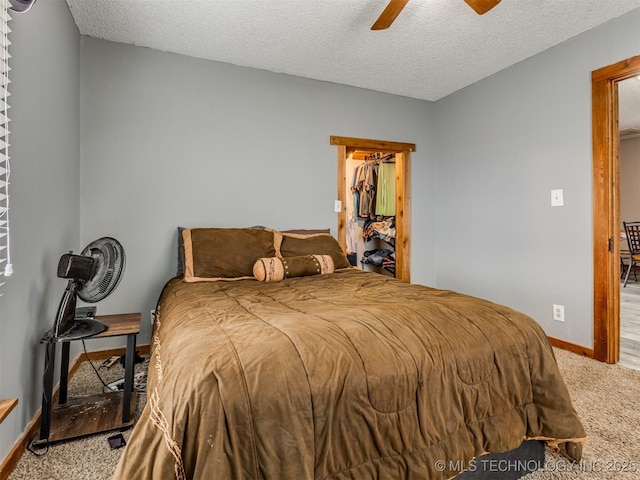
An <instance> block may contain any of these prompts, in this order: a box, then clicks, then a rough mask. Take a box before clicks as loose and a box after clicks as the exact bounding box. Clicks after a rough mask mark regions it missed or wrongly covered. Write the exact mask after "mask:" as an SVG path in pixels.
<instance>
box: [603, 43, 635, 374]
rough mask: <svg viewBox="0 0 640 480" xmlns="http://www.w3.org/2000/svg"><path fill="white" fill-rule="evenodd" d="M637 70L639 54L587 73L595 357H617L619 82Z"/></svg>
mask: <svg viewBox="0 0 640 480" xmlns="http://www.w3.org/2000/svg"><path fill="white" fill-rule="evenodd" d="M637 75H640V55H639V56H635V57H631V58H628V59H626V60H622V61H620V62H617V63H615V64H613V65H609V66H607V67H603V68H601V69H598V70H595V71H593V72H592V73H591V95H592V131H593V268H594V275H593V277H594V278H593V279H594V288H593V290H594V291H593V297H594V308H593V314H594V315H593V317H594V318H593V336H594V339H593V357H594V358H595V359H596V360H600V361H602V362H606V363H617V362H618V360H619V359H620V159H619V154H620V134H619V130H618V82H620V81H622V80H626V79H628V78H631V77H634V76H637Z"/></svg>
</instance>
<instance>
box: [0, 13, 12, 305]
mask: <svg viewBox="0 0 640 480" xmlns="http://www.w3.org/2000/svg"><path fill="white" fill-rule="evenodd" d="M1 1H2V12H1V15H2V26H1V28H2V34H1V35H0V36H1V38H0V70H1V72H0V274H1V276H0V288H1V287H2V285H4V279H5V277H8V276H9V275H11V274H12V273H13V267H12V265H11V248H10V247H11V245H10V237H9V177H10V175H11V167H10V165H9V103H8V98H9V90H8V88H9V83H10V82H9V70H10V68H9V58H11V55H10V54H9V45H11V42H10V41H9V32H11V30H10V29H9V21H10V20H11V17H10V15H9V7H10V4H9V0H1ZM0 295H1V290H0Z"/></svg>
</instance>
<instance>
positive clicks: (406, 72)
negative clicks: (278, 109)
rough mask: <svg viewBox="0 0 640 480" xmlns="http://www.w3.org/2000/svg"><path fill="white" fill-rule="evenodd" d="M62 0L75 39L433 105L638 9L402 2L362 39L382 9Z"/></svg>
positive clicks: (607, 2) (579, 2)
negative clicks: (481, 9)
mask: <svg viewBox="0 0 640 480" xmlns="http://www.w3.org/2000/svg"><path fill="white" fill-rule="evenodd" d="M67 3H68V5H69V7H70V10H71V13H72V15H73V17H74V19H75V22H76V24H77V25H78V28H79V30H80V33H82V34H84V35H89V36H92V37H96V38H100V39H105V40H111V41H115V42H123V43H127V44H134V45H140V46H144V47H149V48H154V49H157V50H163V51H168V52H174V53H180V54H183V55H189V56H193V57H199V58H206V59H211V60H217V61H221V62H227V63H231V64H235V65H242V66H247V67H253V68H259V69H264V70H269V71H272V72H280V73H287V74H291V75H297V76H301V77H307V78H314V79H317V80H325V81H329V82H334V83H340V84H345V85H352V86H357V87H362V88H368V89H372V90H377V91H381V92H388V93H394V94H398V95H404V96H408V97H414V98H420V99H425V100H432V101H435V100H438V99H440V98H442V97H444V96H446V95H448V94H450V93H453V92H455V91H456V90H459V89H461V88H463V87H465V86H467V85H470V84H472V83H474V82H476V81H478V80H480V79H482V78H485V77H487V76H489V75H492V74H493V73H495V72H497V71H499V70H502V69H504V68H506V67H508V66H510V65H513V64H515V63H517V62H519V61H521V60H524V59H525V58H527V57H530V56H532V55H535V54H536V53H539V52H541V51H543V50H546V49H548V48H550V47H552V46H554V45H556V44H558V43H560V42H562V41H564V40H567V39H569V38H571V37H574V36H576V35H578V34H580V33H582V32H584V31H586V30H589V29H591V28H593V27H595V26H597V25H599V24H601V23H603V22H605V21H607V20H610V19H612V18H615V17H618V16H620V15H622V14H624V13H626V12H628V11H630V10H632V9H634V8H638V7H640V0H502V2H501V3H500V4H498V5H497V6H496V7H495V8H494V9H493V10H491V11H490V12H489V13H487V14H485V15H482V16H480V15H478V14H476V13H475V12H474V11H473V10H472V9H471V8H470V7H469V6H468V5H467V4H466V3H465V2H464V1H463V0H410V1H409V3H408V4H407V6H406V7H405V9H404V10H403V11H402V12H401V13H400V15H399V16H398V18H397V19H396V21H395V22H394V24H393V25H392V26H391V28H389V29H387V30H380V31H371V30H370V27H371V25H372V24H373V22H374V21H375V20H376V18H377V17H378V15H379V14H380V12H382V10H383V9H384V7H385V6H386V5H387V3H388V0H67ZM36 8H37V5H36ZM639 29H640V26H639ZM638 110H640V108H638ZM638 126H640V122H639V124H638Z"/></svg>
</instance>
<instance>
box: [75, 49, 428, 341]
mask: <svg viewBox="0 0 640 480" xmlns="http://www.w3.org/2000/svg"><path fill="white" fill-rule="evenodd" d="M81 57H82V61H81V101H80V104H81V138H82V168H81V172H82V173H81V198H82V201H81V214H80V215H81V225H82V232H81V238H82V243H83V244H86V243H88V242H90V241H91V240H93V239H95V238H98V237H100V236H103V235H111V236H114V237H115V238H117V239H118V240H119V241H120V242H122V244H123V246H124V247H125V250H126V253H127V268H126V271H125V274H124V277H123V280H122V283H121V284H120V286H119V287H118V289H117V290H116V291H114V293H113V294H112V295H110V296H109V297H107V298H106V299H105V300H104V301H102V302H100V303H99V304H98V309H99V311H100V312H102V313H117V312H128V311H142V312H143V313H144V316H143V318H144V322H143V332H142V334H141V335H140V337H139V341H140V342H148V340H149V335H150V329H151V328H150V324H149V322H148V317H149V310H150V309H151V308H153V307H154V306H155V303H156V300H157V298H158V295H159V293H160V290H161V288H162V286H163V284H164V282H165V281H166V280H168V279H169V278H171V277H172V276H173V275H175V271H176V264H177V254H176V249H177V243H176V242H177V237H176V233H177V230H176V228H177V227H178V226H222V227H230V226H251V225H256V224H259V225H265V226H269V227H274V228H280V229H285V228H296V227H297V228H326V227H330V228H331V229H332V231H333V233H334V234H335V233H336V228H337V217H336V214H335V213H334V211H333V203H334V202H333V201H334V199H335V198H336V195H337V148H336V147H335V146H332V145H330V144H329V137H330V136H331V135H341V136H348V137H364V138H375V139H383V140H392V141H400V142H412V143H415V144H416V149H417V151H416V152H415V153H414V154H412V165H413V168H412V172H411V173H412V176H413V178H414V179H416V181H414V182H413V188H412V192H413V193H412V199H413V204H414V208H413V214H412V219H413V221H412V229H413V230H412V240H413V245H414V253H413V255H412V258H413V264H412V268H413V269H414V272H415V274H414V280H416V281H422V282H426V283H433V282H434V280H435V277H434V270H433V264H434V258H433V252H434V250H433V245H434V241H435V237H434V232H433V229H432V228H430V226H431V225H432V224H433V222H434V202H433V194H434V193H433V192H434V174H433V173H434V171H435V170H434V165H435V159H434V155H433V152H434V138H433V135H432V134H431V133H430V132H433V130H434V124H433V115H432V110H433V104H430V103H429V102H425V101H419V100H414V99H409V98H405V97H399V96H394V95H388V94H382V93H377V92H373V91H369V90H363V89H357V88H352V87H346V86H342V85H336V84H331V83H326V82H319V81H313V80H308V79H302V78H297V77H292V76H287V75H281V74H275V73H269V72H265V71H260V70H255V69H249V68H242V67H237V66H232V65H228V64H223V63H218V62H211V61H206V60H199V59H193V58H187V57H185V56H181V55H176V54H170V53H165V52H159V51H154V50H150V49H147V48H141V47H133V46H128V45H123V44H118V43H112V42H106V41H101V40H96V39H93V38H89V37H82V53H81ZM111 343H117V339H116V340H111ZM120 343H121V342H120ZM104 345H107V343H106V341H105V343H104Z"/></svg>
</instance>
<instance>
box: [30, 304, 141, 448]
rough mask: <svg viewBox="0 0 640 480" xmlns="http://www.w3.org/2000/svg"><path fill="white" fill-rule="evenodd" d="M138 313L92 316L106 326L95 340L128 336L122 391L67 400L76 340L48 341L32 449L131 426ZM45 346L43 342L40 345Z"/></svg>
mask: <svg viewBox="0 0 640 480" xmlns="http://www.w3.org/2000/svg"><path fill="white" fill-rule="evenodd" d="M141 316H142V315H141V314H140V313H125V314H120V315H102V316H97V317H95V318H96V320H99V321H101V322H102V323H104V324H105V325H107V330H105V331H104V332H102V333H99V334H97V335H93V336H91V337H86V338H85V340H91V339H94V338H105V337H116V336H121V335H126V336H127V350H126V353H125V362H124V363H125V364H124V371H125V375H124V389H123V390H122V391H118V392H108V393H100V394H97V395H88V396H84V397H77V398H73V399H67V384H68V375H69V344H70V343H71V342H72V341H75V340H68V341H60V342H56V341H48V342H46V345H47V353H46V356H45V372H44V386H43V392H42V417H41V420H40V434H39V435H38V439H36V440H34V442H33V445H34V446H44V445H46V444H47V443H52V442H58V441H61V440H68V439H71V438H77V437H82V436H84V435H89V434H92V433H100V432H106V431H109V430H115V429H121V430H124V429H126V428H128V427H130V426H131V425H133V419H132V411H134V410H135V408H136V399H137V392H136V391H135V390H134V388H133V374H134V366H135V362H134V360H135V354H136V335H137V334H138V333H139V332H140V319H141ZM43 343H44V342H43ZM56 343H62V359H61V365H60V390H59V396H58V403H57V404H56V405H53V401H52V397H53V375H54V363H55V353H56V351H55V350H56Z"/></svg>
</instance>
